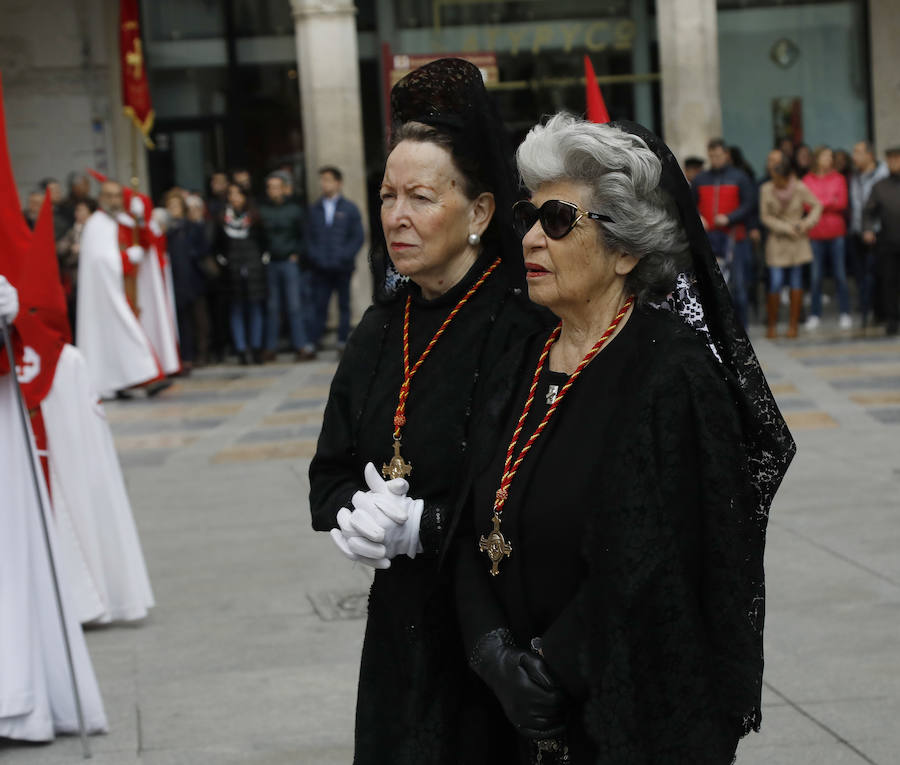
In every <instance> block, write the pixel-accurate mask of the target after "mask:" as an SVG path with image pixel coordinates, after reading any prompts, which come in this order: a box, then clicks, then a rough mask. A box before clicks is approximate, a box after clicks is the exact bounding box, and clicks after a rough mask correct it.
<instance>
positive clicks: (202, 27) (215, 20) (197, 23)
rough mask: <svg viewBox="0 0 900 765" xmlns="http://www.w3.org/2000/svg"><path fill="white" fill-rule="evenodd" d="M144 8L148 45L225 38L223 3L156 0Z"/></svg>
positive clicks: (205, 0) (197, 0)
mask: <svg viewBox="0 0 900 765" xmlns="http://www.w3.org/2000/svg"><path fill="white" fill-rule="evenodd" d="M142 6H143V11H144V35H145V36H146V38H147V41H148V42H151V41H160V42H162V41H166V40H196V39H202V38H208V37H221V36H222V35H223V34H225V11H224V7H223V4H222V3H221V2H219V0H152V2H149V3H142Z"/></svg>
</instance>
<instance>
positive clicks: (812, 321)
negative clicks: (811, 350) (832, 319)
mask: <svg viewBox="0 0 900 765" xmlns="http://www.w3.org/2000/svg"><path fill="white" fill-rule="evenodd" d="M803 326H804V327H806V329H809V330H812V329H818V328H819V317H818V316H816V315H815V314H814V313H811V314H810V315H809V317H808V318H807V319H806V324H804V325H803Z"/></svg>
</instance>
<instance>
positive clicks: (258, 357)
mask: <svg viewBox="0 0 900 765" xmlns="http://www.w3.org/2000/svg"><path fill="white" fill-rule="evenodd" d="M264 361H265V360H264V359H263V352H262V350H260V349H259V348H254V349H253V363H254V364H263V363H264Z"/></svg>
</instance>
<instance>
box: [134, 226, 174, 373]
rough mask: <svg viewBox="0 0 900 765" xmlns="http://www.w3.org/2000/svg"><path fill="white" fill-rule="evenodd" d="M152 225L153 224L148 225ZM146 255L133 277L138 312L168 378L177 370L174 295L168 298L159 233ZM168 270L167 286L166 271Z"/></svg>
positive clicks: (167, 265)
mask: <svg viewBox="0 0 900 765" xmlns="http://www.w3.org/2000/svg"><path fill="white" fill-rule="evenodd" d="M150 225H151V226H155V225H156V224H155V223H151V224H150ZM154 234H156V236H154V237H153V239H152V243H151V245H150V247H149V248H148V249H147V254H146V256H145V257H144V260H143V262H142V263H141V267H140V268H139V269H138V274H137V294H138V305H139V306H140V309H141V326H142V327H143V328H144V332H145V334H146V335H147V338H148V339H149V340H150V344H151V345H152V346H153V350H154V351H155V352H156V358H157V359H158V360H159V365H160V366H161V367H162V370H163V372H165V373H166V374H167V375H172V374H175V373H176V372H178V371H179V370H180V369H181V359H180V357H179V355H178V329H177V326H178V325H177V324H176V321H175V300H174V294H171V295H170V292H169V286H170V284H171V273H172V269H171V266H169V261H168V258H167V257H166V253H165V251H163V253H162V257H160V253H159V249H160V248H161V247H163V243H164V242H165V238H163V237H162V236H160V234H161V232H160V231H159V230H156V231H154ZM167 267H168V271H169V274H168V276H169V280H168V281H169V283H168V284H167V274H166V268H167Z"/></svg>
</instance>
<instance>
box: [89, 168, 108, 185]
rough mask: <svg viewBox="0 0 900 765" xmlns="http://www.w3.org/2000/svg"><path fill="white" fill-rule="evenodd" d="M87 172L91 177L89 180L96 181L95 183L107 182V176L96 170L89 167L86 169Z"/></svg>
mask: <svg viewBox="0 0 900 765" xmlns="http://www.w3.org/2000/svg"><path fill="white" fill-rule="evenodd" d="M87 171H88V174H89V175H90V176H91V178H93V179H94V180H95V181H97V183H106V182H107V181H108V180H109V178H108V177H107V176H105V175H104V174H103V173H101V172H100V171H98V170H94V168H92V167H89V168H88V169H87Z"/></svg>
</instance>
